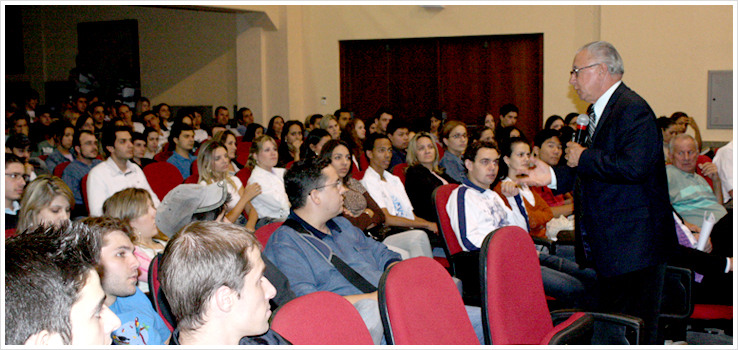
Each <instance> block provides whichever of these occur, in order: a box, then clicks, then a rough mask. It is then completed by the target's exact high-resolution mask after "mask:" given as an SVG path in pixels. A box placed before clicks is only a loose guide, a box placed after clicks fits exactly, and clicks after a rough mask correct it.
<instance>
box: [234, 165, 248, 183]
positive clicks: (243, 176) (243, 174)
mask: <svg viewBox="0 0 738 350" xmlns="http://www.w3.org/2000/svg"><path fill="white" fill-rule="evenodd" d="M236 177H238V179H239V180H241V184H243V185H244V186H246V183H247V182H248V181H249V178H250V177H251V169H249V168H248V167H243V169H241V170H239V171H238V172H237V173H236Z"/></svg>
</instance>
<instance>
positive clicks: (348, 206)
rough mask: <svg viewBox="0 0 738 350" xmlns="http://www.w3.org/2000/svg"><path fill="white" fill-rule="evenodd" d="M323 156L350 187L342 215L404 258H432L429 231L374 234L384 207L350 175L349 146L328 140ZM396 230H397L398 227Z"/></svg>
mask: <svg viewBox="0 0 738 350" xmlns="http://www.w3.org/2000/svg"><path fill="white" fill-rule="evenodd" d="M320 157H321V158H323V159H326V160H329V161H330V162H331V166H333V167H334V168H335V169H336V172H337V173H338V176H339V177H341V178H343V181H344V185H345V186H346V188H347V190H348V191H346V193H345V194H344V202H343V206H344V211H343V216H344V217H345V218H347V219H348V220H349V221H351V223H352V224H353V225H354V226H356V227H358V228H360V229H361V230H362V231H364V232H365V233H367V235H369V236H372V237H374V238H375V239H380V238H381V239H382V242H383V243H384V244H385V245H387V246H388V247H389V248H390V249H391V250H393V251H396V252H397V253H399V254H400V255H402V258H403V259H409V258H414V257H417V256H427V257H429V258H432V257H433V251H432V249H431V245H430V241H429V240H428V234H427V233H425V231H423V230H407V229H404V228H403V229H402V230H400V232H397V233H394V234H390V235H388V236H384V237H375V236H373V235H372V234H371V233H372V232H374V233H376V232H380V231H382V230H383V229H384V225H385V224H386V221H385V219H386V218H387V216H385V215H384V213H383V211H382V209H380V208H379V206H378V205H377V203H376V202H375V201H374V200H373V199H372V197H371V196H370V195H369V192H367V191H366V189H365V188H364V186H363V185H362V184H361V182H359V181H358V180H356V179H354V178H353V177H352V176H351V169H352V162H351V154H350V153H349V149H348V145H347V144H346V143H345V142H343V141H340V140H331V141H328V142H327V143H326V144H325V146H324V147H323V150H322V151H321V153H320ZM395 231H397V230H395Z"/></svg>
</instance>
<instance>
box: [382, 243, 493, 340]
mask: <svg viewBox="0 0 738 350" xmlns="http://www.w3.org/2000/svg"><path fill="white" fill-rule="evenodd" d="M378 299H379V313H380V315H381V317H382V324H383V325H384V337H385V339H386V340H387V344H396V345H480V344H479V339H478V338H477V335H476V334H475V333H474V327H473V326H472V324H471V321H470V320H469V315H468V314H467V312H466V308H465V307H464V302H463V301H462V300H461V295H460V294H459V290H458V288H457V287H456V283H455V282H454V281H453V279H451V275H449V274H448V271H446V269H444V268H443V266H441V265H440V264H439V263H438V262H436V261H435V260H433V259H431V258H428V257H417V258H412V259H408V260H403V261H401V262H399V263H397V264H395V265H392V267H390V268H389V269H387V270H386V271H385V272H384V274H383V275H382V278H381V279H380V280H379V293H378Z"/></svg>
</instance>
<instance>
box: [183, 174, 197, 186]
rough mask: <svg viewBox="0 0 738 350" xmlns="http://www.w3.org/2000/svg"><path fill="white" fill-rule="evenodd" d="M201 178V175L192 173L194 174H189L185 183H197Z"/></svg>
mask: <svg viewBox="0 0 738 350" xmlns="http://www.w3.org/2000/svg"><path fill="white" fill-rule="evenodd" d="M199 178H200V175H197V174H192V175H190V176H188V177H187V178H186V179H184V182H183V183H186V184H196V183H197V180H198V179H199Z"/></svg>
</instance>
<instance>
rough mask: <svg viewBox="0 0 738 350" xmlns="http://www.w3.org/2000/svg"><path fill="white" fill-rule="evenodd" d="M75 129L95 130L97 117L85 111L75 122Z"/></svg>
mask: <svg viewBox="0 0 738 350" xmlns="http://www.w3.org/2000/svg"><path fill="white" fill-rule="evenodd" d="M74 130H75V131H78V130H87V131H89V132H92V133H94V132H95V119H94V118H92V116H91V115H89V114H87V113H85V114H83V115H81V116H80V117H79V118H77V123H76V124H74Z"/></svg>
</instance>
